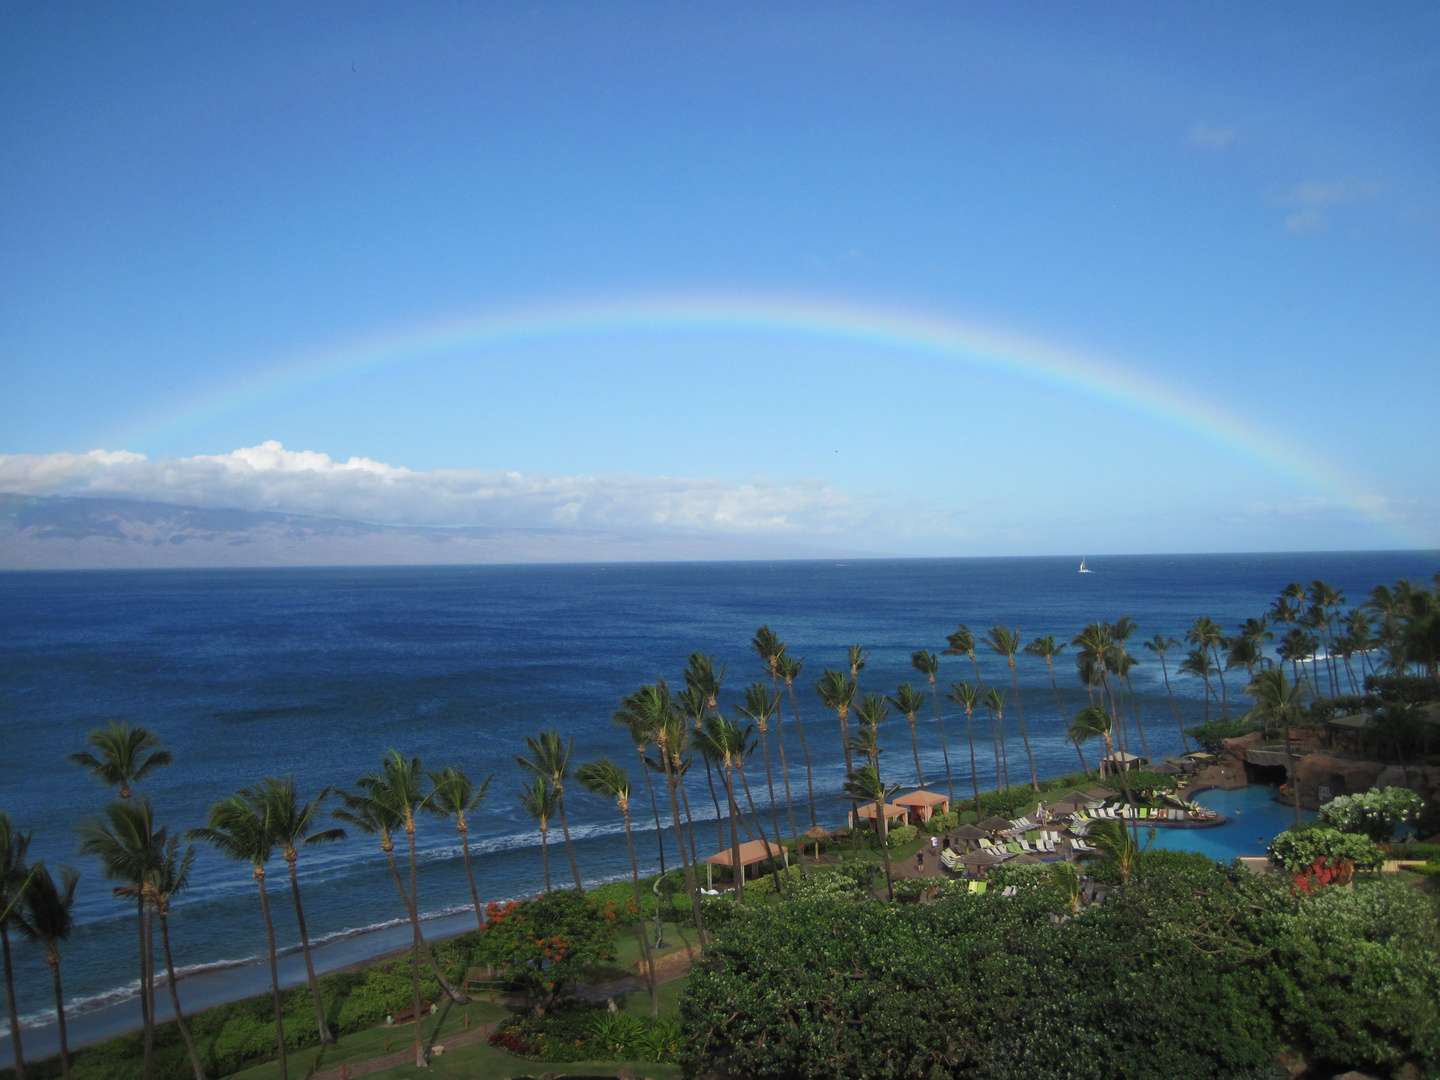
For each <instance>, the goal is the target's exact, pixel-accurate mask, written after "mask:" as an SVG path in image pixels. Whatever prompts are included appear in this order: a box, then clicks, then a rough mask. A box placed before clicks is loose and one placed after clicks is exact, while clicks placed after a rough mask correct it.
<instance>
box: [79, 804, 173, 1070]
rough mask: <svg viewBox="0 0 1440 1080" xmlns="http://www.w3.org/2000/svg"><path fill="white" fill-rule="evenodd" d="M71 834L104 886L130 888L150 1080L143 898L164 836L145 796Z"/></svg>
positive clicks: (149, 962) (149, 967)
mask: <svg viewBox="0 0 1440 1080" xmlns="http://www.w3.org/2000/svg"><path fill="white" fill-rule="evenodd" d="M75 832H76V835H77V836H79V837H80V854H82V855H92V856H94V857H95V858H97V859H99V860H100V863H101V865H102V866H103V868H104V873H105V879H106V880H107V881H119V882H123V883H124V884H125V885H130V886H133V887H134V889H133V895H134V897H135V916H136V927H137V930H138V936H139V939H140V1025H141V1029H142V1032H143V1036H142V1039H143V1048H144V1049H143V1058H142V1063H141V1072H142V1075H143V1076H145V1077H146V1078H147V1080H148V1078H149V1077H150V1076H151V1075H152V1074H153V1070H154V1058H155V959H154V957H155V952H154V946H153V937H152V934H153V929H152V926H151V920H150V919H149V918H148V917H147V912H146V894H147V893H148V891H149V890H150V888H151V887H152V884H153V882H154V879H155V873H156V870H157V869H158V868H159V865H160V862H161V859H162V858H163V857H164V850H165V844H166V841H167V840H168V833H167V832H166V830H165V829H163V828H161V829H157V828H156V827H155V810H154V808H153V807H152V806H151V805H150V800H149V799H147V798H146V797H145V796H144V795H141V796H140V797H139V798H135V799H129V800H127V799H119V800H116V801H115V802H112V803H110V804H109V805H108V806H106V807H105V809H104V811H103V812H102V816H101V817H95V818H86V819H85V820H83V821H81V822H80V823H79V824H78V825H77V826H76V827H75ZM121 895H125V894H121Z"/></svg>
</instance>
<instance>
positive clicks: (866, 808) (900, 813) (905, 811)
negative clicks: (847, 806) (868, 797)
mask: <svg viewBox="0 0 1440 1080" xmlns="http://www.w3.org/2000/svg"><path fill="white" fill-rule="evenodd" d="M881 805H882V806H884V807H885V822H886V824H889V823H890V822H892V821H893V820H894V819H895V818H899V819H900V824H902V825H903V824H905V818H906V817H907V816H908V815H909V813H910V808H909V807H906V806H896V805H895V804H894V803H882V804H881ZM856 818H865V819H866V820H867V821H874V820H875V804H874V803H873V802H864V803H861V804H860V805H859V806H857V807H855V809H854V810H851V811H850V824H851V825H852V826H854V825H858V824H859V822H858V821H857V820H856Z"/></svg>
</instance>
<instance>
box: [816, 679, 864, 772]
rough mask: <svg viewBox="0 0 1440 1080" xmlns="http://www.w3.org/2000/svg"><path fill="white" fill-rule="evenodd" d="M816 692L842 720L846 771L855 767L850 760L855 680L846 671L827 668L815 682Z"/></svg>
mask: <svg viewBox="0 0 1440 1080" xmlns="http://www.w3.org/2000/svg"><path fill="white" fill-rule="evenodd" d="M815 693H816V694H817V695H818V696H819V698H820V703H821V704H822V705H824V706H825V707H826V708H827V709H834V710H835V716H836V718H837V719H838V720H839V721H840V743H841V745H842V746H843V747H844V748H845V771H846V772H847V773H848V772H850V771H851V769H852V768H853V762H852V761H851V760H850V704H851V702H853V701H854V700H855V680H854V679H853V678H850V677H847V676H846V675H845V673H844V672H841V671H831V670H830V669H829V668H826V669H825V672H824V674H823V675H821V676H820V678H819V679H818V680H816V683H815Z"/></svg>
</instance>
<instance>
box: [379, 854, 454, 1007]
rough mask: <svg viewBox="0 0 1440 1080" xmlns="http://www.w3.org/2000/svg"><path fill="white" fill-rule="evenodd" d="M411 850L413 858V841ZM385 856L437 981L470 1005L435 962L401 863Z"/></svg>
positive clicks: (448, 993)
mask: <svg viewBox="0 0 1440 1080" xmlns="http://www.w3.org/2000/svg"><path fill="white" fill-rule="evenodd" d="M410 850H411V855H412V858H413V855H414V850H415V849H414V845H413V841H412V845H411V849H410ZM385 857H386V858H387V859H388V860H389V862H390V876H391V877H392V878H394V879H395V891H396V892H398V893H399V894H400V902H401V903H403V904H404V905H405V913H406V915H408V916H409V918H410V926H411V927H412V929H413V930H414V932H415V938H416V939H417V940H418V941H419V943H420V952H421V954H422V955H423V956H424V957H425V961H426V963H428V964H429V965H430V971H431V973H432V974H433V975H434V976H435V981H436V982H438V983H439V984H440V989H442V990H444V991H445V995H446V996H447V997H448V998H449V999H450V1000H451V1001H453V1002H455V1004H456V1005H469V1004H470V997H469V995H468V994H462V993H461V992H460V991H459V990H456V989H455V987H454V985H453V984H452V983H451V982H450V980H449V979H447V978H446V977H445V973H444V972H443V971H441V970H440V965H439V964H437V963H436V962H435V954H434V953H432V952H431V951H430V945H429V943H428V942H427V941H426V940H425V935H424V934H423V933H422V932H421V930H420V907H419V905H418V904H416V903H413V902H412V901H411V899H410V894H409V893H408V892H406V891H405V883H404V882H403V881H401V880H400V865H399V864H398V863H397V862H396V861H395V853H394V852H393V851H387V852H385ZM412 865H413V864H412Z"/></svg>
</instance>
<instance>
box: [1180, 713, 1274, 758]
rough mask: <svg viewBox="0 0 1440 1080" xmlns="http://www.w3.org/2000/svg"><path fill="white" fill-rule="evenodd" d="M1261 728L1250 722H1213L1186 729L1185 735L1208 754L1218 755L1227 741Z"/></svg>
mask: <svg viewBox="0 0 1440 1080" xmlns="http://www.w3.org/2000/svg"><path fill="white" fill-rule="evenodd" d="M1258 730H1259V728H1258V727H1256V725H1255V724H1253V723H1251V722H1250V721H1249V720H1238V719H1237V720H1211V721H1210V722H1209V723H1208V724H1197V725H1195V726H1194V727H1188V728H1186V729H1185V734H1186V735H1189V736H1190V738H1192V739H1194V740H1195V741H1196V742H1197V743H1199V744H1200V748H1201V749H1202V750H1204V751H1205V752H1206V753H1207V754H1218V753H1220V751H1221V750H1222V749H1223V748H1224V745H1223V744H1224V742H1225V740H1226V739H1238V738H1240V737H1241V736H1242V735H1249V734H1250V733H1251V732H1252V731H1258Z"/></svg>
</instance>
